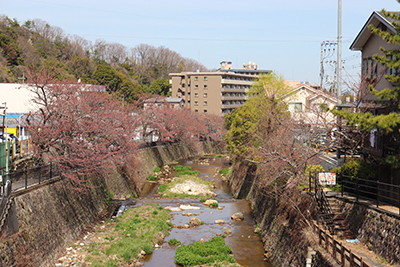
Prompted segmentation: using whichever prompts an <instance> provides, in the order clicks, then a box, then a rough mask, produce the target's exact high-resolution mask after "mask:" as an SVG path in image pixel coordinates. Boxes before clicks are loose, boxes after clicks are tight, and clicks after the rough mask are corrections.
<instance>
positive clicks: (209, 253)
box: [175, 236, 236, 266]
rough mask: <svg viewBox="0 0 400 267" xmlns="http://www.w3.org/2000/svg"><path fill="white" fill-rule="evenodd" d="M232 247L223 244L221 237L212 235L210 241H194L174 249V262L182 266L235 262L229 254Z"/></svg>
mask: <svg viewBox="0 0 400 267" xmlns="http://www.w3.org/2000/svg"><path fill="white" fill-rule="evenodd" d="M231 253H232V248H231V247H229V246H227V245H225V240H224V239H223V238H222V237H217V236H216V237H213V238H212V239H211V240H210V241H207V242H205V243H202V242H200V241H197V242H194V243H193V244H191V245H183V246H180V247H178V248H177V249H176V255H175V263H176V264H180V265H182V266H194V265H200V264H210V263H223V262H226V263H235V262H236V261H235V259H234V258H233V257H232V255H231Z"/></svg>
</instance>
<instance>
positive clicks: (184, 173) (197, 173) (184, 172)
mask: <svg viewBox="0 0 400 267" xmlns="http://www.w3.org/2000/svg"><path fill="white" fill-rule="evenodd" d="M199 174H200V171H197V170H196V171H180V172H178V173H177V174H176V177H181V176H184V175H199Z"/></svg>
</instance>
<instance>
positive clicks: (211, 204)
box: [208, 202, 218, 208]
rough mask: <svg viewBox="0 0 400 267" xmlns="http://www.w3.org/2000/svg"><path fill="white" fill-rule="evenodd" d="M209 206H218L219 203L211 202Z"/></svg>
mask: <svg viewBox="0 0 400 267" xmlns="http://www.w3.org/2000/svg"><path fill="white" fill-rule="evenodd" d="M208 206H209V207H211V208H218V203H215V202H213V203H210V205H208Z"/></svg>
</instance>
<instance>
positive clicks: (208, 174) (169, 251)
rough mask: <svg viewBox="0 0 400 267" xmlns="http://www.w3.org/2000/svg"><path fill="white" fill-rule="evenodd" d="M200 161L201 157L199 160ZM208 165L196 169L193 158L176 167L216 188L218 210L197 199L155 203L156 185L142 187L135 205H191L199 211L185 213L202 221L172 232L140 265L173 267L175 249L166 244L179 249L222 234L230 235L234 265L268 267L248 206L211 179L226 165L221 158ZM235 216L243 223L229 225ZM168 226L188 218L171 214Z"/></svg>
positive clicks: (179, 213) (186, 220) (210, 158)
mask: <svg viewBox="0 0 400 267" xmlns="http://www.w3.org/2000/svg"><path fill="white" fill-rule="evenodd" d="M203 158H204V157H203ZM207 158H208V159H209V165H200V164H199V162H198V161H197V160H196V158H192V159H187V160H181V161H179V164H180V165H183V166H190V167H192V170H199V171H200V173H201V174H200V176H201V177H202V178H204V179H205V180H209V181H213V184H214V185H215V186H216V188H215V189H214V192H215V193H216V194H217V196H216V197H213V198H212V199H215V200H217V201H218V203H219V207H221V206H222V207H223V209H222V210H219V209H215V208H210V207H207V206H204V205H203V204H202V203H201V202H200V200H199V199H159V198H158V197H157V195H156V191H157V188H158V184H157V183H154V182H148V183H146V185H145V187H144V189H143V191H142V195H141V197H140V198H139V199H138V201H137V203H136V205H144V204H146V203H148V202H153V203H158V204H160V205H161V206H163V207H166V206H179V205H180V204H187V205H189V204H192V203H193V204H194V205H195V206H197V207H200V211H199V210H193V211H186V212H191V213H193V214H198V215H197V216H195V217H197V218H199V219H200V220H202V221H204V224H203V225H201V226H198V227H191V228H189V229H184V228H182V229H178V228H173V229H172V230H171V234H170V235H169V236H167V237H166V238H165V242H164V244H163V245H162V247H161V248H158V249H155V250H154V252H153V253H152V254H150V255H147V256H146V257H145V258H144V259H143V260H142V262H143V263H144V266H145V267H151V266H154V267H159V266H164V267H176V266H179V265H176V264H175V263H174V256H175V249H176V247H177V246H173V245H171V246H170V245H169V244H168V240H170V239H173V238H175V239H177V240H179V241H181V242H182V244H183V245H188V244H191V243H193V242H194V241H199V240H200V239H202V238H203V239H204V240H206V241H207V240H209V239H211V238H212V237H214V236H216V234H217V233H221V234H224V231H226V230H230V231H232V234H231V236H227V237H226V238H225V242H226V244H227V245H229V246H230V247H232V250H233V257H234V258H235V259H236V261H237V263H238V264H240V265H242V266H248V267H250V266H252V267H254V266H271V265H270V263H269V262H268V261H267V260H266V259H265V258H264V248H263V244H262V242H261V239H260V237H259V236H258V234H257V233H255V232H254V230H255V221H254V219H253V215H252V212H251V207H250V203H249V201H247V200H235V199H232V194H231V192H230V188H229V184H228V183H227V182H223V181H221V179H220V178H219V177H218V176H216V175H214V174H215V171H216V168H228V167H229V162H227V160H226V159H224V158H218V157H207ZM236 212H242V213H243V214H244V217H245V219H244V220H243V221H232V220H231V216H232V215H233V214H234V213H236ZM171 213H172V215H173V216H172V218H171V222H172V223H173V224H176V225H184V224H185V223H187V222H189V219H190V217H188V216H183V215H182V212H171ZM215 220H224V221H225V224H223V225H219V224H215Z"/></svg>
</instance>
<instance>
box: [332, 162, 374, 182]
mask: <svg viewBox="0 0 400 267" xmlns="http://www.w3.org/2000/svg"><path fill="white" fill-rule="evenodd" d="M332 172H336V173H337V174H338V175H348V176H352V177H358V178H362V179H368V180H371V179H374V178H375V177H376V175H377V168H376V166H375V165H374V164H371V163H368V162H366V161H365V160H362V159H350V160H348V161H346V162H345V163H344V164H343V165H342V166H340V167H337V168H335V169H333V170H332Z"/></svg>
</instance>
